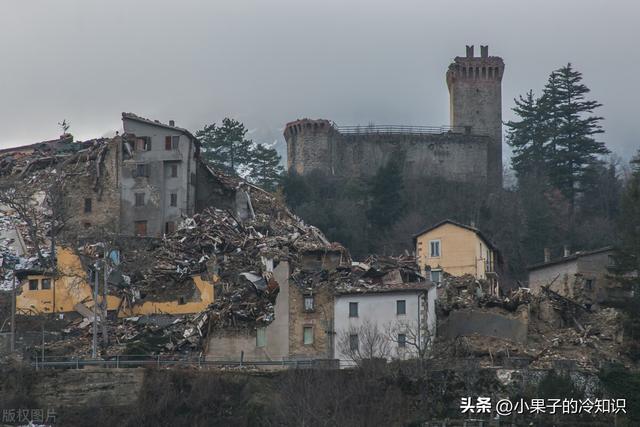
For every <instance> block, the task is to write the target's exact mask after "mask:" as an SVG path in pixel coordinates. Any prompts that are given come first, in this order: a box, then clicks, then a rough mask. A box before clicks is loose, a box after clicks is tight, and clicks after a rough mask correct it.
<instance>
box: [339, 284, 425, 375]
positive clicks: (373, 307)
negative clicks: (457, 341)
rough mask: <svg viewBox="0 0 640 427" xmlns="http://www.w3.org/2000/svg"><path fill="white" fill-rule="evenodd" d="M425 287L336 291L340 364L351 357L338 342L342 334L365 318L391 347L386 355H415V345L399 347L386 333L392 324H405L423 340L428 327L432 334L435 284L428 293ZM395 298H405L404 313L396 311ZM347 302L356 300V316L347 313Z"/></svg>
mask: <svg viewBox="0 0 640 427" xmlns="http://www.w3.org/2000/svg"><path fill="white" fill-rule="evenodd" d="M425 291H426V289H425ZM425 291H398V292H379V293H366V294H346V295H337V296H336V298H335V304H334V325H335V333H336V334H335V345H334V348H335V357H336V358H338V359H340V360H341V362H342V361H344V362H346V363H343V364H346V365H349V364H350V362H349V360H350V357H349V356H348V354H345V352H344V351H343V350H344V348H343V346H341V337H343V336H345V335H347V334H349V333H350V331H352V330H356V329H358V328H361V327H362V326H363V325H365V324H366V323H367V322H368V323H371V324H373V325H376V327H377V328H378V331H379V333H380V334H383V335H384V336H385V339H386V341H387V343H388V345H389V349H390V355H389V359H392V358H400V359H406V358H411V357H415V356H416V355H417V350H416V349H415V347H412V346H411V345H409V344H408V345H407V346H406V348H404V349H401V348H399V347H398V344H397V342H395V341H392V338H390V337H388V332H389V329H391V328H394V327H396V329H402V327H406V328H410V329H411V330H413V331H418V330H421V331H422V334H421V340H422V341H421V342H422V343H425V342H427V341H425V340H428V336H427V331H429V332H428V333H429V334H431V333H433V334H435V321H436V315H435V298H436V288H435V287H430V289H429V291H428V293H427V292H425ZM398 300H405V301H406V314H405V315H398V314H396V307H397V305H396V301H398ZM350 302H357V303H358V317H349V303H350ZM341 347H342V348H341Z"/></svg>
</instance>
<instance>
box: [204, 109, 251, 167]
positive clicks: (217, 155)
mask: <svg viewBox="0 0 640 427" xmlns="http://www.w3.org/2000/svg"><path fill="white" fill-rule="evenodd" d="M246 134H247V129H246V128H245V127H244V125H243V124H242V123H240V122H239V121H237V120H234V119H230V118H225V119H224V120H222V126H216V124H215V123H213V124H211V125H208V126H205V127H204V129H202V130H200V131H198V132H197V133H196V137H197V138H198V139H199V140H200V143H201V146H202V147H201V150H202V157H203V158H204V159H205V160H207V161H208V162H210V163H211V164H212V165H213V166H215V167H217V168H219V169H221V170H223V171H225V172H227V173H229V174H232V175H237V176H243V175H245V174H246V172H247V168H248V165H249V162H250V161H251V148H252V142H251V140H250V139H246V138H245V136H246Z"/></svg>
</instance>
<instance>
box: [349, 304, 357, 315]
mask: <svg viewBox="0 0 640 427" xmlns="http://www.w3.org/2000/svg"><path fill="white" fill-rule="evenodd" d="M349 317H358V303H357V302H350V303H349Z"/></svg>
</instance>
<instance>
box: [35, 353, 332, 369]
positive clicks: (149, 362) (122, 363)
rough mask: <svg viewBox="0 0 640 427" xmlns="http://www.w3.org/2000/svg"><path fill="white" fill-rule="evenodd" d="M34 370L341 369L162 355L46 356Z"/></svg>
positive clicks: (320, 363) (326, 363) (328, 363)
mask: <svg viewBox="0 0 640 427" xmlns="http://www.w3.org/2000/svg"><path fill="white" fill-rule="evenodd" d="M31 366H33V367H34V368H36V369H43V368H59V369H81V368H84V367H86V366H93V367H101V368H139V367H158V368H159V367H167V366H182V367H198V368H211V367H243V366H244V367H249V366H250V367H265V368H268V367H270V368H280V369H282V368H294V369H295V368H330V369H337V368H339V367H340V361H339V360H337V359H282V360H244V358H243V357H242V356H241V357H240V358H239V359H237V360H225V359H216V360H211V359H207V358H205V357H184V358H173V357H167V356H162V355H143V354H141V355H122V356H113V357H111V358H108V359H84V358H74V357H52V356H45V357H44V359H43V358H41V357H36V358H35V359H33V360H32V361H31Z"/></svg>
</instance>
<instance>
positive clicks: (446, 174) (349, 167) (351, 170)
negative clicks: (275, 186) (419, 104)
mask: <svg viewBox="0 0 640 427" xmlns="http://www.w3.org/2000/svg"><path fill="white" fill-rule="evenodd" d="M480 48H481V55H480V57H476V56H474V49H473V46H467V54H466V56H465V57H456V58H455V59H454V61H453V63H451V65H449V69H448V70H447V73H446V81H447V86H448V88H449V98H450V117H451V123H450V126H448V127H426V126H421V127H409V126H376V125H369V126H346V127H345V126H338V125H336V124H335V123H333V122H331V121H329V120H324V119H320V120H311V119H301V120H296V121H293V122H290V123H288V124H287V125H286V128H285V131H284V137H285V139H286V141H287V167H288V170H289V171H290V172H294V173H297V174H300V175H306V174H308V173H310V172H311V171H313V170H319V171H321V172H324V173H325V174H328V175H334V176H338V177H345V178H348V177H356V176H369V175H373V174H375V173H376V171H377V170H378V168H380V166H382V165H384V164H386V163H387V162H388V161H389V160H390V159H391V158H392V157H397V158H399V159H400V161H402V163H403V170H404V173H405V177H406V178H409V179H416V178H417V179H420V178H424V177H441V178H446V179H449V180H453V181H459V182H474V183H487V184H488V185H489V186H490V187H492V188H497V187H500V186H501V185H502V100H501V98H502V95H501V82H502V75H503V73H504V62H503V61H502V58H500V57H497V56H489V48H488V46H481V47H480Z"/></svg>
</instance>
